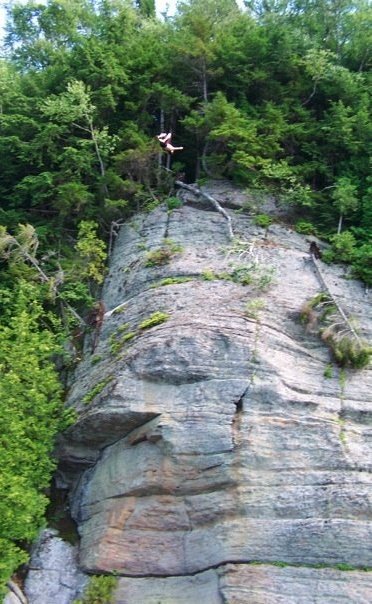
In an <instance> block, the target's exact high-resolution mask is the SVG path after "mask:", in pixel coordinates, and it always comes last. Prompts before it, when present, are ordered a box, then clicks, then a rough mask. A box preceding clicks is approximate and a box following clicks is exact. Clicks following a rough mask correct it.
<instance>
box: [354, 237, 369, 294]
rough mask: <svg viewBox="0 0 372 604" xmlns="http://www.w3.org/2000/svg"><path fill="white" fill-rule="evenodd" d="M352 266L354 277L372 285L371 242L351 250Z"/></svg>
mask: <svg viewBox="0 0 372 604" xmlns="http://www.w3.org/2000/svg"><path fill="white" fill-rule="evenodd" d="M352 267H353V272H354V275H355V276H356V277H359V278H360V279H363V281H365V283H366V284H367V285H372V244H370V243H365V244H364V245H361V246H360V247H358V248H356V249H354V250H353V262H352Z"/></svg>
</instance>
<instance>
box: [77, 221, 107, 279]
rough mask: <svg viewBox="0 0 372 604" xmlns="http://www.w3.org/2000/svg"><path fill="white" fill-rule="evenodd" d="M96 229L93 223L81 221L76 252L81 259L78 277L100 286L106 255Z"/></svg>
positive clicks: (96, 226) (103, 244)
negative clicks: (90, 280)
mask: <svg viewBox="0 0 372 604" xmlns="http://www.w3.org/2000/svg"><path fill="white" fill-rule="evenodd" d="M97 228H98V225H97V224H96V223H95V222H93V221H87V220H83V221H82V222H81V223H80V224H79V233H78V241H77V243H76V250H77V251H78V253H79V257H80V259H81V265H80V271H79V273H80V276H81V277H83V278H84V277H86V278H88V279H92V281H95V282H96V283H98V284H101V283H102V282H103V277H104V274H105V260H106V258H107V253H106V251H105V248H106V245H105V243H104V242H103V241H102V240H101V239H99V237H98V236H97Z"/></svg>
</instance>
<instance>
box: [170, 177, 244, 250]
mask: <svg viewBox="0 0 372 604" xmlns="http://www.w3.org/2000/svg"><path fill="white" fill-rule="evenodd" d="M175 184H176V185H177V186H178V187H181V188H182V189H186V190H187V191H191V192H192V193H193V194H194V195H196V197H203V198H204V199H206V200H207V201H209V203H211V204H212V206H213V207H214V208H215V210H217V212H219V213H220V214H222V216H223V217H224V218H225V219H226V220H227V225H228V226H227V228H228V231H229V237H230V239H234V232H233V229H232V225H231V216H229V215H228V213H227V212H226V210H224V208H223V207H222V206H221V205H220V204H219V203H218V201H217V200H216V199H215V198H214V197H212V195H209V194H208V193H204V191H202V190H201V189H199V187H196V186H195V185H186V184H185V183H184V182H181V181H180V180H176V181H175Z"/></svg>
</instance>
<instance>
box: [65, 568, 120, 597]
mask: <svg viewBox="0 0 372 604" xmlns="http://www.w3.org/2000/svg"><path fill="white" fill-rule="evenodd" d="M117 584H118V578H117V577H114V576H112V575H93V576H91V577H90V579H89V583H88V586H87V588H86V589H85V593H84V596H83V598H82V600H75V601H74V604H111V603H112V602H113V601H114V596H115V589H116V587H117Z"/></svg>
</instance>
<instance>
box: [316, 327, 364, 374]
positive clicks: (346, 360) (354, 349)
mask: <svg viewBox="0 0 372 604" xmlns="http://www.w3.org/2000/svg"><path fill="white" fill-rule="evenodd" d="M322 339H323V340H324V341H325V342H326V343H327V344H328V346H329V347H330V349H331V351H332V353H333V356H334V358H335V360H336V362H337V364H338V365H339V366H340V367H350V368H352V369H364V368H365V367H368V365H369V364H370V360H371V358H372V348H371V347H370V346H368V345H367V344H364V343H362V342H359V341H358V340H356V339H355V338H353V337H351V336H343V337H338V336H337V333H336V334H335V333H334V332H333V331H332V330H330V329H326V330H324V331H323V332H322Z"/></svg>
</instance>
